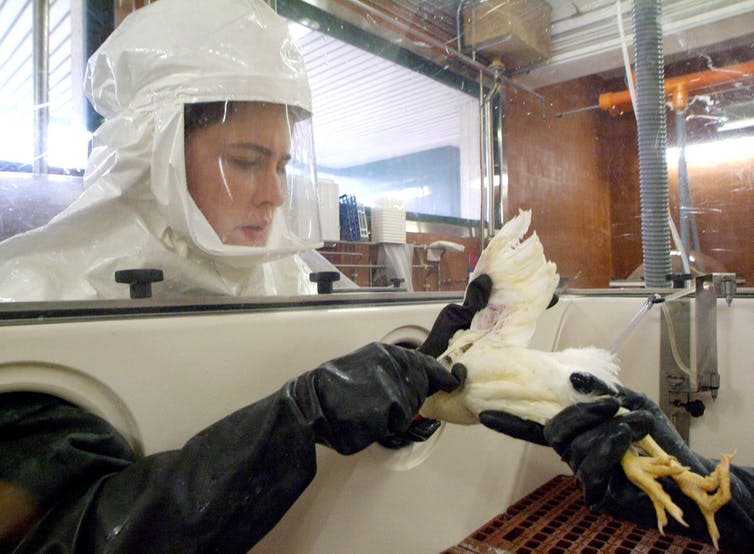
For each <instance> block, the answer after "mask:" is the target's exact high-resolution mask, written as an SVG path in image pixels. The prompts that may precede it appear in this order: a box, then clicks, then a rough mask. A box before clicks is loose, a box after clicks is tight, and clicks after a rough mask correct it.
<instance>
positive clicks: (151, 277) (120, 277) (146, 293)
mask: <svg viewBox="0 0 754 554" xmlns="http://www.w3.org/2000/svg"><path fill="white" fill-rule="evenodd" d="M163 279H164V277H163V274H162V270H161V269H146V268H145V269H121V270H119V271H116V272H115V282H116V283H128V284H129V285H131V290H130V292H131V298H150V297H151V296H152V283H155V282H158V281H162V280H163Z"/></svg>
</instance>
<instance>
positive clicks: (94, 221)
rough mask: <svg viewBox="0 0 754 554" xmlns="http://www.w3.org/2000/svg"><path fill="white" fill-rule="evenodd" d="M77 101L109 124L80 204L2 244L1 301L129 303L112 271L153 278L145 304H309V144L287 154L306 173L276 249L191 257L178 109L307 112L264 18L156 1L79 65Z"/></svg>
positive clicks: (247, 6) (255, 1) (302, 85)
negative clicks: (304, 299)
mask: <svg viewBox="0 0 754 554" xmlns="http://www.w3.org/2000/svg"><path fill="white" fill-rule="evenodd" d="M85 90H86V94H87V96H88V97H89V99H90V101H91V102H92V104H93V106H94V107H95V109H96V110H97V111H98V112H99V113H100V114H102V115H103V116H104V117H105V118H106V120H105V122H104V123H103V125H102V126H101V127H100V128H99V129H98V130H97V131H96V132H95V134H94V138H93V149H92V153H91V156H90V158H89V161H88V164H87V169H86V173H85V176H84V192H83V194H82V195H81V197H79V198H78V199H77V200H76V201H75V202H74V203H73V204H72V205H71V206H70V207H69V208H67V209H66V210H64V211H63V212H62V213H61V214H59V215H58V216H57V217H55V218H54V219H53V220H52V221H51V222H50V223H49V224H48V225H46V226H44V227H42V228H39V229H36V230H34V231H31V232H28V233H25V234H23V235H18V236H16V237H12V238H10V239H8V240H7V241H5V242H4V243H2V244H0V300H2V301H30V300H82V299H113V298H128V297H129V287H128V285H126V284H119V283H116V282H115V280H114V272H115V271H117V270H119V269H136V268H155V269H161V270H162V271H163V272H164V275H165V280H164V281H163V282H160V283H155V284H154V285H153V287H152V293H153V296H154V297H176V296H184V295H232V296H253V295H274V294H282V295H297V294H308V293H314V292H316V285H315V284H313V283H310V282H309V275H308V274H309V268H308V267H307V266H306V264H305V263H304V262H303V261H302V260H301V259H300V257H299V256H298V255H296V254H295V253H296V252H300V251H304V250H306V249H311V248H314V247H316V246H318V245H319V242H318V241H319V219H318V212H317V198H316V189H315V188H314V184H313V183H314V172H313V151H312V148H311V141H309V143H308V145H307V144H305V142H306V141H299V143H301V144H303V145H304V146H303V148H302V147H299V148H298V152H295V153H294V158H295V157H296V156H297V155H299V156H303V157H309V158H310V164H311V168H312V169H311V171H310V172H309V173H307V172H306V171H304V172H303V173H302V174H299V175H297V176H296V177H295V180H296V181H297V187H299V190H301V191H303V192H302V194H300V195H298V196H296V197H295V198H293V199H292V200H293V201H291V202H288V204H287V205H286V206H284V207H283V208H280V209H279V210H278V211H279V212H280V213H279V214H276V216H275V218H276V219H275V223H274V228H275V231H273V235H274V237H275V239H274V240H271V243H272V244H273V248H260V247H245V246H230V247H227V248H223V245H222V243H221V242H220V241H219V240H217V237H216V235H214V241H215V242H214V244H213V246H212V247H211V248H208V247H207V244H206V242H207V241H204V242H205V244H198V243H197V242H198V241H197V236H199V235H202V233H204V236H205V238H206V237H210V235H211V234H212V229H211V227H210V226H209V224H208V223H207V222H206V219H205V218H204V217H203V215H202V214H201V212H199V210H198V208H197V207H196V205H195V204H194V202H193V200H191V197H190V196H189V195H188V193H187V192H186V177H185V163H184V154H183V152H184V147H183V132H184V131H183V108H184V104H185V103H194V102H210V101H218V100H232V101H262V102H272V103H279V104H287V105H289V106H294V107H297V108H300V109H301V110H303V112H305V113H306V114H309V113H311V99H310V92H309V87H308V82H307V78H306V73H305V70H304V65H303V59H302V57H301V55H300V54H299V53H298V51H297V50H296V48H295V46H294V44H293V42H292V39H291V38H290V36H289V34H288V29H287V25H286V23H285V22H284V21H283V20H282V19H280V18H279V17H278V16H277V14H275V13H274V11H272V10H271V8H269V7H268V6H267V5H266V4H265V3H264V2H262V1H261V0H212V1H208V0H160V1H159V2H156V3H153V4H151V5H149V6H148V7H145V8H142V9H140V10H137V11H136V12H134V13H133V14H131V15H130V16H129V17H127V18H126V19H125V20H124V21H123V23H122V24H121V25H120V26H119V27H118V28H117V29H116V30H115V32H114V33H113V34H112V35H111V36H110V37H109V38H108V40H107V41H106V42H105V43H104V44H103V45H102V47H101V48H100V49H99V50H98V51H97V52H96V53H95V54H94V55H93V56H92V57H91V59H90V60H89V64H88V66H87V72H86V78H85ZM299 165H300V164H299ZM303 165H304V166H306V162H305V163H304V164H303ZM302 181H305V183H304V185H301V182H302ZM291 222H294V225H295V229H293V230H292V229H291ZM301 229H305V230H306V233H305V236H301V233H300V230H301ZM207 233H210V235H207ZM199 242H201V241H199Z"/></svg>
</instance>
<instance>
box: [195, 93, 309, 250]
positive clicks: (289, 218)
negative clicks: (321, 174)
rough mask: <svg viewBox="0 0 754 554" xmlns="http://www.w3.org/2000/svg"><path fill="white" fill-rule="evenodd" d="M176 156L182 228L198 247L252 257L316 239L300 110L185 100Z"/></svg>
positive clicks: (298, 247) (306, 121) (305, 123)
mask: <svg viewBox="0 0 754 554" xmlns="http://www.w3.org/2000/svg"><path fill="white" fill-rule="evenodd" d="M184 156H185V170H186V190H187V192H188V195H189V197H190V198H189V201H188V207H189V217H188V221H187V223H188V231H189V234H190V235H191V238H192V239H193V242H194V243H195V244H196V245H197V246H198V247H199V248H201V249H202V250H204V251H205V252H206V253H208V254H210V255H212V256H218V257H226V258H229V259H234V260H236V261H238V260H240V261H244V260H249V261H258V260H259V258H260V257H261V258H263V259H265V260H271V259H275V258H280V257H283V256H285V255H289V254H292V253H295V252H298V251H301V250H305V249H309V248H316V247H317V246H319V245H320V224H319V207H318V202H317V192H316V172H315V164H314V149H313V142H312V130H311V118H310V117H309V114H308V113H307V112H305V111H304V110H302V109H300V108H295V107H289V106H285V105H283V104H272V103H264V102H240V101H234V102H230V101H221V102H210V103H199V104H186V105H185V106H184ZM229 261H230V260H229Z"/></svg>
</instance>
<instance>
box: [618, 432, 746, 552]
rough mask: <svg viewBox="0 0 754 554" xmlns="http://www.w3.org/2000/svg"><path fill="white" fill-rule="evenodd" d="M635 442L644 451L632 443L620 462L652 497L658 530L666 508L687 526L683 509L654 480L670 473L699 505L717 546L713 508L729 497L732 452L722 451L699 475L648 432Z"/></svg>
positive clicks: (662, 526)
mask: <svg viewBox="0 0 754 554" xmlns="http://www.w3.org/2000/svg"><path fill="white" fill-rule="evenodd" d="M635 445H636V446H638V447H639V448H640V449H641V450H643V451H644V452H645V453H646V454H647V455H646V456H640V455H639V454H638V453H637V452H636V451H635V449H634V448H633V447H632V448H631V449H629V450H628V451H627V452H626V454H625V455H624V456H623V459H622V460H621V465H622V466H623V471H625V473H626V476H627V477H628V478H629V480H631V482H632V483H634V484H635V485H636V486H637V487H639V488H640V489H641V490H643V491H644V492H645V493H646V494H647V496H649V499H650V500H651V501H652V504H653V505H654V508H655V512H656V513H657V528H658V529H659V531H660V533H662V532H663V528H664V527H665V525H667V523H668V518H667V514H666V511H667V513H669V514H670V515H671V516H672V517H673V518H674V519H675V520H676V521H678V523H680V524H681V525H683V526H684V527H688V524H687V523H686V522H685V521H684V520H683V510H681V508H679V507H678V506H677V505H676V504H675V503H674V502H673V500H672V499H671V498H670V495H668V494H667V493H666V492H665V491H664V490H663V488H662V485H661V484H660V483H658V482H657V481H656V479H658V478H660V477H671V478H672V479H673V480H674V481H675V482H676V483H677V484H678V487H679V488H680V489H681V492H683V494H685V495H686V496H688V497H689V498H691V499H692V500H693V501H694V502H696V504H697V505H698V506H699V510H701V512H702V515H704V519H705V520H706V522H707V530H708V532H709V535H710V538H711V539H712V544H713V545H714V547H715V550H718V539H719V538H720V531H719V530H718V528H717V524H716V523H715V512H717V510H719V509H720V508H721V507H722V506H724V505H725V503H726V502H728V501H729V500H730V498H731V494H730V460H731V458H733V454H725V455H723V456H722V459H721V460H720V463H719V464H718V465H717V467H716V468H715V470H714V471H713V472H712V473H710V474H709V475H707V476H706V477H702V476H701V475H698V474H696V473H694V472H692V471H690V469H689V468H688V467H685V466H682V465H681V464H680V463H679V462H678V460H676V459H675V458H674V457H672V456H670V455H668V454H667V453H666V452H665V451H664V450H663V449H662V448H661V447H660V445H658V444H657V442H655V440H654V439H653V438H652V437H651V436H649V435H648V436H646V437H644V438H643V439H642V440H640V441H638V442H636V443H635Z"/></svg>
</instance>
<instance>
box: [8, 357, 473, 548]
mask: <svg viewBox="0 0 754 554" xmlns="http://www.w3.org/2000/svg"><path fill="white" fill-rule="evenodd" d="M462 373H463V371H462V370H461V371H460V373H459V371H458V370H457V371H456V374H455V375H454V374H452V373H451V372H449V371H448V370H447V369H445V368H444V367H443V366H441V365H440V364H439V363H438V362H437V361H436V360H435V359H434V358H432V357H430V356H426V355H424V354H421V353H419V352H416V351H414V350H408V349H404V348H401V347H398V346H391V345H383V344H376V343H375V344H370V345H368V346H366V347H364V348H362V349H360V350H357V351H356V352H354V353H352V354H349V355H347V356H344V357H342V358H338V359H336V360H332V361H330V362H327V363H325V364H322V365H321V366H319V367H317V368H316V369H314V370H312V371H309V372H307V373H305V374H303V375H301V376H300V377H298V378H296V379H294V380H292V381H290V382H288V383H286V384H285V385H284V386H283V387H282V388H281V389H280V390H279V391H277V392H276V393H274V394H272V395H270V396H268V397H266V398H263V399H261V400H259V401H257V402H255V403H254V404H251V405H249V406H247V407H245V408H242V409H240V410H238V411H236V412H234V413H232V414H230V415H228V416H226V417H225V418H223V419H221V420H220V421H218V422H217V423H215V424H213V425H211V426H210V427H208V428H207V429H205V430H204V431H202V432H200V433H198V434H197V435H195V436H194V437H193V438H192V439H191V440H189V441H188V442H187V443H186V445H185V446H184V447H183V448H181V449H180V450H175V451H170V452H162V453H159V454H154V455H152V456H149V457H146V458H142V459H136V457H135V456H134V454H133V452H132V451H131V449H130V448H129V447H128V444H127V443H126V441H125V440H123V438H122V437H120V436H119V435H118V433H117V432H116V431H115V430H114V429H113V428H112V427H111V426H110V425H109V424H108V423H107V422H106V421H104V420H102V419H100V418H98V417H97V416H95V415H93V414H90V413H88V412H86V411H85V410H82V409H81V408H78V407H77V406H73V405H71V404H69V403H67V402H64V401H62V400H60V399H57V398H54V397H51V396H47V395H40V394H32V393H13V394H5V395H0V453H1V454H2V455H0V493H2V494H0V516H1V515H3V514H5V513H12V514H14V516H16V515H19V514H18V512H19V507H20V508H21V509H23V513H22V514H20V516H21V517H15V519H14V521H13V525H12V527H9V528H7V529H6V528H5V527H4V524H5V523H7V521H8V520H7V519H6V520H2V521H0V552H7V551H13V552H17V553H21V552H23V553H35V554H36V553H38V552H53V551H54V552H87V553H89V552H105V551H106V552H139V553H149V552H155V553H158V552H159V553H161V554H162V553H172V552H176V553H178V552H180V553H187V552H239V553H241V552H247V551H248V550H249V549H250V548H251V547H252V546H253V545H254V544H255V543H256V542H258V541H259V540H260V539H261V538H262V537H263V536H264V535H265V534H266V533H267V532H268V531H269V530H270V529H272V527H273V526H274V525H275V524H276V523H277V522H278V521H279V520H280V518H281V517H282V516H283V514H285V512H286V511H287V510H288V508H289V507H290V506H291V505H292V504H293V502H295V500H296V499H297V498H298V496H299V495H300V494H301V493H302V492H303V491H304V489H305V488H306V487H307V485H308V484H309V482H311V480H312V479H313V477H314V474H315V472H316V455H315V442H319V443H322V444H326V445H328V446H331V447H332V448H334V449H336V450H337V451H338V452H342V453H344V454H349V453H352V452H356V451H358V450H361V449H363V448H365V447H366V446H368V445H369V444H371V443H372V442H374V441H375V440H377V439H379V438H381V437H383V436H385V435H387V434H390V433H394V432H400V431H403V430H405V429H406V427H407V426H408V425H409V423H410V422H411V419H412V417H413V415H414V414H415V413H416V411H417V410H418V409H419V406H420V405H421V404H422V402H423V401H424V398H425V397H426V396H427V395H428V394H432V393H434V392H435V391H437V390H452V389H454V388H455V387H457V386H458V385H459V384H460V382H461V381H462V380H463V377H464V376H463V374H462ZM8 492H11V493H13V495H12V497H10V496H9V495H8V494H7V493H8ZM9 500H13V502H12V503H9V502H8V501H9Z"/></svg>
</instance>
